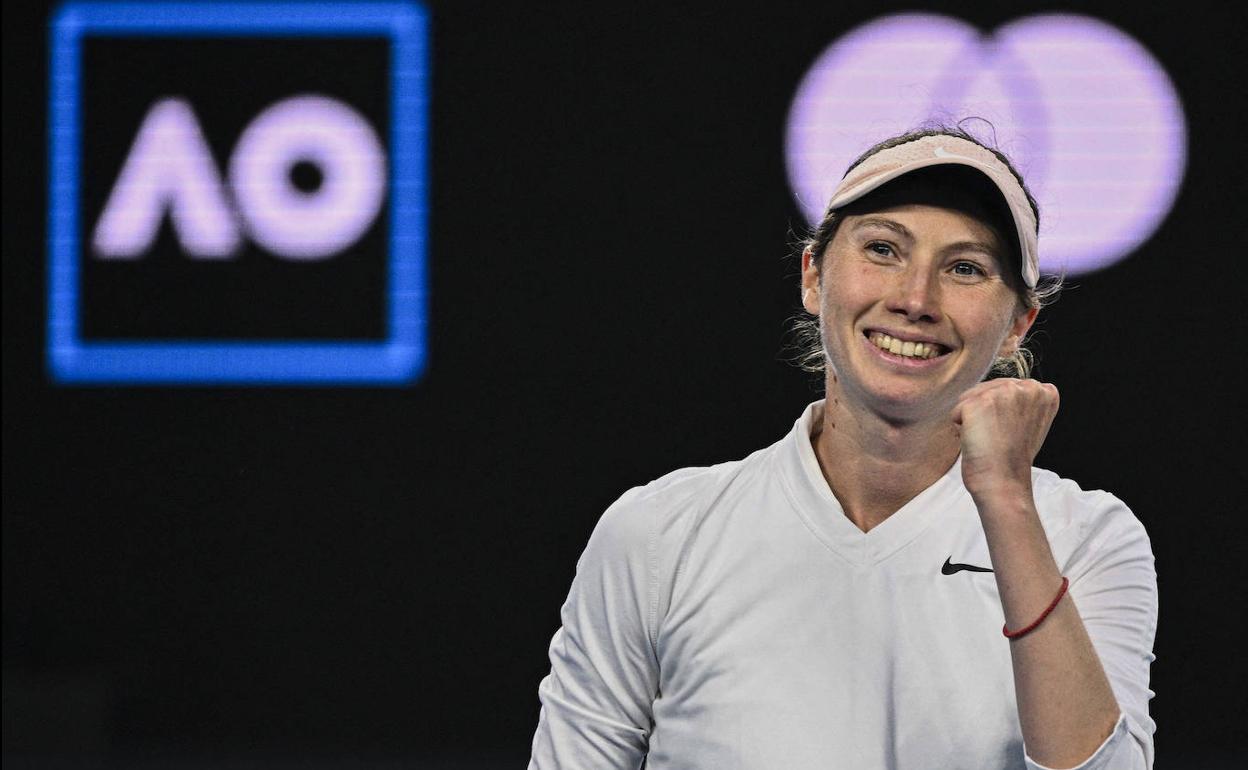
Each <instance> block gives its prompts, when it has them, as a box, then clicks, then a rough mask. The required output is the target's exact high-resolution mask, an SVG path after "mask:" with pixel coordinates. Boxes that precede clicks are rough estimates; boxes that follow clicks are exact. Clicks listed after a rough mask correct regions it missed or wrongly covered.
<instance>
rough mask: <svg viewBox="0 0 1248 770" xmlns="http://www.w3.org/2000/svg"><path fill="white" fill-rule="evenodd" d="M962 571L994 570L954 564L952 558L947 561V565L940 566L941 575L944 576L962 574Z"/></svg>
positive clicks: (972, 565)
mask: <svg viewBox="0 0 1248 770" xmlns="http://www.w3.org/2000/svg"><path fill="white" fill-rule="evenodd" d="M962 570H970V571H971V572H992V570H990V569H988V568H987V567H976V566H975V565H974V564H954V563H953V557H952V556H950V557H949V558H948V559H945V563H944V564H942V565H941V566H940V574H942V575H952V574H953V573H955V572H961V571H962Z"/></svg>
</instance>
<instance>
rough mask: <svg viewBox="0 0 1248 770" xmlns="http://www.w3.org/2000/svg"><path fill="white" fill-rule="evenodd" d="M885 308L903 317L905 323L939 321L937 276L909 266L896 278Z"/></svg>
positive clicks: (938, 282)
mask: <svg viewBox="0 0 1248 770" xmlns="http://www.w3.org/2000/svg"><path fill="white" fill-rule="evenodd" d="M887 306H888V309H889V310H890V311H892V312H894V313H898V314H901V315H904V316H905V317H906V320H907V321H912V322H916V323H918V322H924V321H926V322H929V323H930V322H935V321H939V320H940V317H941V313H940V281H939V280H938V276H936V275H934V274H933V273H932V272H930V271H927V270H923V269H917V268H916V267H915V266H914V265H911V266H910V268H909V269H907V270H905V271H904V272H902V273H901V274H899V275H898V276H897V281H896V283H895V284H894V286H893V291H892V292H891V293H890V294H889V297H888V304H887Z"/></svg>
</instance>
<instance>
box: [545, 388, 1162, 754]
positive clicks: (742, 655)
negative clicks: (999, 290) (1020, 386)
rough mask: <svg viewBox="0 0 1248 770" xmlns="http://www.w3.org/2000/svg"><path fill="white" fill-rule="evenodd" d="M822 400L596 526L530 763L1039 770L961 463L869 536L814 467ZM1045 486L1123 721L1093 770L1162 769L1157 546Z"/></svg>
mask: <svg viewBox="0 0 1248 770" xmlns="http://www.w3.org/2000/svg"><path fill="white" fill-rule="evenodd" d="M822 408H823V402H822V401H817V402H815V403H813V404H811V405H810V406H809V407H807V409H806V410H805V412H804V413H803V414H802V416H801V417H800V418H799V419H798V420H797V422H796V423H795V424H794V426H793V430H792V431H791V432H790V433H789V434H788V435H787V436H786V437H785V438H783V439H781V440H780V441H778V442H776V443H775V444H773V445H772V446H770V447H767V448H766V449H762V450H759V451H757V452H755V453H753V454H751V455H750V456H749V457H746V458H745V459H743V460H738V461H734V462H727V463H722V464H719V465H715V466H711V467H707V468H686V469H683V470H679V471H676V472H674V473H671V474H668V475H666V476H664V477H662V478H660V479H657V480H656V481H654V482H651V483H650V484H647V485H645V486H643V487H637V488H634V489H632V490H630V491H628V492H627V493H625V494H624V495H623V496H622V497H621V498H620V499H619V500H618V501H616V502H615V503H614V504H613V505H612V506H611V507H610V508H609V509H608V510H607V511H606V512H605V513H604V514H603V516H602V518H601V519H600V521H599V522H598V525H597V527H596V528H595V529H594V532H593V534H592V535H591V537H590V539H589V543H588V545H587V546H586V548H585V552H584V554H583V555H582V556H581V558H580V560H579V561H578V563H577V568H576V577H575V579H574V580H573V582H572V588H571V591H570V593H569V594H568V598H567V601H566V602H565V603H564V605H563V608H562V623H563V625H562V627H561V628H560V629H559V630H558V631H557V632H556V633H555V635H554V638H553V639H552V641H551V644H550V662H551V671H550V674H549V675H548V676H546V677H545V678H544V679H543V680H542V681H541V684H540V685H539V688H538V691H539V696H540V699H541V704H542V707H541V713H540V716H539V720H538V727H537V732H536V735H535V736H534V738H533V750H532V759H531V761H530V763H529V767H530V770H534V769H537V770H554V769H555V768H568V769H575V770H591V769H593V768H637V767H641V766H643V763H644V767H645V768H647V770H668V769H669V768H715V769H717V770H733V769H734V768H740V769H741V770H745V769H747V768H748V769H750V770H754V769H756V768H757V769H762V768H776V769H777V770H803V769H804V768H810V769H811V770H814V769H815V768H818V770H835V769H837V768H844V769H845V770H873V769H875V768H881V769H882V768H889V769H890V770H891V769H899V770H904V769H909V768H915V769H919V768H992V769H993V770H998V769H1007V770H1015V769H1017V770H1023V769H1024V768H1025V769H1026V770H1036V769H1038V768H1041V767H1042V766H1041V765H1039V764H1037V763H1036V762H1034V761H1033V760H1031V758H1030V757H1028V756H1026V749H1025V747H1024V745H1023V738H1022V732H1021V728H1020V726H1019V721H1018V708H1017V704H1016V702H1015V694H1014V679H1013V671H1012V667H1011V660H1010V649H1009V640H1007V639H1006V638H1005V637H1004V636H1003V635H1002V633H1001V627H1002V623H1003V614H1002V609H1001V601H1000V597H999V596H998V593H997V586H996V581H995V579H994V576H993V575H992V574H990V573H988V572H977V571H973V570H966V569H960V570H957V571H953V570H954V569H955V568H956V565H959V564H963V565H973V566H979V567H983V568H990V567H991V562H990V559H989V555H988V545H987V541H986V540H985V536H984V532H983V528H982V526H981V524H980V520H979V514H978V512H977V510H976V508H975V504H974V503H973V501H972V500H971V497H970V494H969V493H968V492H967V490H966V488H965V487H964V486H963V484H962V476H961V465H960V463H955V464H954V465H953V467H952V468H950V469H949V471H948V472H947V473H946V474H945V475H944V476H943V477H942V478H940V479H939V480H937V481H936V483H934V484H933V485H932V486H930V487H928V488H927V489H926V490H924V491H923V492H921V493H920V494H919V495H918V496H917V497H915V498H914V499H913V500H911V501H910V502H909V503H907V504H906V505H905V506H903V507H902V508H901V509H900V510H898V511H897V512H896V513H894V514H893V515H892V516H890V517H889V518H888V519H886V520H885V521H884V522H882V523H881V524H879V525H878V526H876V527H874V528H873V529H872V530H871V531H870V532H866V533H864V532H862V531H861V530H859V529H858V528H857V527H856V526H855V525H854V524H853V523H852V522H850V520H849V519H848V518H847V517H846V516H845V514H844V512H843V510H842V509H841V507H840V504H839V503H838V502H837V500H836V497H835V496H834V495H833V494H832V491H831V489H830V488H829V487H828V484H827V482H826V481H825V480H824V477H823V474H822V472H821V471H820V468H819V463H818V461H817V460H816V458H815V454H814V449H813V447H812V446H811V440H810V435H811V430H812V428H813V427H814V426H815V425H817V424H818V423H819V421H820V419H821V416H822ZM831 472H832V473H835V469H832V470H831ZM1032 477H1033V486H1034V492H1035V501H1036V507H1037V509H1038V511H1039V513H1040V518H1041V521H1042V523H1043V525H1044V529H1045V532H1046V534H1047V535H1048V538H1049V543H1050V546H1051V548H1052V551H1053V555H1054V557H1055V559H1056V560H1057V564H1058V566H1059V568H1060V569H1061V571H1062V574H1063V575H1065V576H1066V577H1068V578H1069V579H1070V589H1069V591H1070V595H1071V597H1072V598H1073V599H1074V601H1075V604H1076V606H1077V607H1078V609H1079V614H1080V616H1081V617H1082V619H1083V622H1084V625H1085V626H1086V627H1087V630H1088V634H1089V635H1090V636H1091V639H1092V643H1093V645H1094V646H1095V648H1096V651H1097V653H1098V655H1099V656H1100V660H1101V663H1102V665H1103V666H1104V668H1105V672H1106V674H1107V675H1108V677H1109V681H1110V684H1111V686H1112V687H1113V691H1114V695H1115V696H1116V698H1117V700H1118V704H1119V706H1120V708H1121V709H1122V716H1121V717H1120V719H1119V720H1118V723H1117V725H1116V726H1115V728H1114V730H1113V732H1112V734H1111V735H1110V736H1109V737H1108V738H1107V739H1106V740H1105V742H1104V743H1103V744H1102V745H1101V746H1100V748H1099V749H1098V750H1097V751H1096V753H1095V754H1094V755H1093V756H1092V757H1090V758H1089V759H1088V760H1087V761H1086V762H1084V763H1083V764H1081V765H1079V768H1080V770H1093V768H1095V769H1096V770H1120V769H1122V770H1135V769H1137V768H1152V765H1153V733H1154V731H1155V729H1156V725H1155V723H1154V722H1153V720H1152V719H1151V718H1150V717H1149V714H1148V701H1149V699H1150V698H1152V697H1153V692H1152V691H1151V690H1149V689H1148V683H1149V664H1150V663H1151V662H1152V661H1153V659H1154V656H1153V653H1152V645H1153V638H1154V635H1155V633H1156V627H1157V579H1156V573H1155V571H1154V566H1153V553H1152V547H1151V544H1150V543H1149V539H1148V535H1147V534H1146V533H1145V531H1144V527H1143V525H1142V524H1140V522H1139V520H1138V519H1136V517H1135V516H1134V515H1133V514H1132V513H1131V511H1130V510H1129V509H1128V508H1127V506H1126V505H1124V504H1123V503H1122V502H1121V501H1120V500H1118V499H1117V498H1115V497H1114V496H1113V495H1110V494H1108V493H1105V492H1100V491H1084V490H1082V489H1080V488H1079V487H1078V485H1076V484H1075V483H1074V482H1072V481H1068V480H1065V479H1062V478H1059V477H1058V476H1057V475H1056V474H1053V473H1051V472H1049V471H1045V470H1040V469H1033V474H1032ZM946 562H949V563H950V566H949V567H946V568H944V569H943V570H942V567H944V565H945V564H946ZM945 572H949V573H950V574H944V573H945ZM1054 588H1055V589H1056V588H1057V587H1056V586H1055V587H1054Z"/></svg>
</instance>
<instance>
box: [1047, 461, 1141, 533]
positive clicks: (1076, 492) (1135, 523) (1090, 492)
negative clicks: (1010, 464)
mask: <svg viewBox="0 0 1248 770" xmlns="http://www.w3.org/2000/svg"><path fill="white" fill-rule="evenodd" d="M1031 477H1032V491H1033V493H1034V497H1035V501H1036V510H1037V511H1038V512H1039V514H1040V520H1041V522H1042V523H1043V524H1044V528H1045V531H1046V532H1047V533H1048V535H1049V538H1050V540H1053V539H1056V538H1060V539H1063V540H1072V541H1074V542H1076V543H1078V544H1080V545H1081V546H1082V550H1101V549H1103V548H1107V547H1115V548H1118V547H1129V546H1131V545H1133V544H1134V545H1137V546H1140V547H1143V548H1147V549H1148V550H1149V551H1150V552H1151V544H1150V543H1149V540H1148V533H1147V531H1146V530H1145V527H1144V523H1143V522H1142V521H1141V520H1140V519H1139V517H1138V516H1136V514H1135V512H1134V511H1133V510H1132V509H1131V507H1130V506H1128V505H1127V503H1126V502H1124V501H1123V500H1122V499H1121V498H1119V497H1118V496H1117V495H1115V494H1113V493H1111V492H1107V491H1105V490H1103V489H1084V488H1083V487H1082V486H1080V485H1079V483H1078V482H1076V481H1074V480H1073V479H1068V478H1064V477H1062V476H1060V475H1058V474H1056V473H1054V472H1053V471H1050V470H1045V469H1043V468H1033V469H1032V474H1031Z"/></svg>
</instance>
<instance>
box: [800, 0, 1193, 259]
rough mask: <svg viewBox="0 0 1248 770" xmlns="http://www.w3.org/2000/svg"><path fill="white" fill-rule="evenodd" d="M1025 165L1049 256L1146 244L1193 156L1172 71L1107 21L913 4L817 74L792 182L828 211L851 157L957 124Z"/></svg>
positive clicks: (814, 207)
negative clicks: (983, 16) (988, 14)
mask: <svg viewBox="0 0 1248 770" xmlns="http://www.w3.org/2000/svg"><path fill="white" fill-rule="evenodd" d="M970 116H974V117H979V118H983V119H984V121H982V122H981V121H967V122H964V123H963V126H964V127H966V128H967V129H968V130H970V131H971V132H972V133H974V134H976V135H977V136H980V137H981V138H984V139H986V140H988V141H989V142H990V143H994V144H995V145H996V146H997V147H998V149H1000V150H1002V151H1003V152H1005V153H1006V154H1007V155H1009V156H1010V158H1011V159H1012V160H1014V161H1015V165H1016V166H1017V167H1018V168H1019V169H1020V171H1021V172H1022V174H1023V177H1024V178H1025V179H1026V181H1027V184H1028V187H1029V188H1030V189H1031V191H1032V193H1033V194H1034V195H1035V197H1036V199H1037V201H1038V202H1039V205H1040V214H1041V226H1040V264H1041V269H1042V270H1043V271H1044V272H1048V273H1056V272H1065V273H1066V274H1068V275H1073V274H1079V273H1087V272H1091V271H1093V270H1098V269H1101V268H1104V267H1107V266H1109V265H1111V264H1113V263H1115V262H1118V261H1119V260H1121V259H1123V258H1125V257H1127V256H1128V255H1130V254H1131V253H1132V252H1133V251H1135V250H1136V249H1137V248H1138V247H1139V246H1140V244H1142V243H1143V242H1144V241H1146V240H1147V239H1148V238H1149V237H1150V236H1151V235H1152V234H1153V232H1154V231H1155V230H1156V229H1157V227H1158V226H1159V225H1160V224H1161V222H1162V220H1163V219H1165V216H1166V214H1167V213H1168V212H1169V211H1170V208H1171V206H1172V205H1173V203H1174V199H1175V196H1176V194H1177V193H1178V189H1179V185H1180V183H1181V181H1182V178H1183V171H1184V167H1185V165H1186V157H1187V127H1186V123H1185V120H1184V116H1183V108H1182V105H1181V103H1180V101H1179V98H1178V95H1177V93H1176V92H1175V88H1174V85H1173V83H1172V82H1171V81H1170V78H1169V76H1167V74H1166V72H1165V70H1164V69H1163V68H1162V67H1161V65H1160V64H1159V63H1158V62H1157V60H1156V59H1154V58H1153V56H1152V55H1151V54H1150V53H1149V52H1148V51H1147V50H1146V49H1145V48H1144V47H1143V46H1142V45H1140V43H1139V42H1137V41H1136V40H1135V39H1133V38H1132V37H1130V36H1129V35H1127V34H1126V33H1125V32H1123V31H1121V30H1119V29H1118V28H1116V27H1114V26H1112V25H1110V24H1107V23H1106V22H1104V21H1101V20H1098V19H1094V18H1091V17H1088V16H1079V15H1071V14H1044V15H1037V16H1028V17H1026V18H1023V19H1019V20H1017V21H1014V22H1011V23H1009V24H1006V25H1004V26H1002V27H999V28H998V29H996V30H995V31H993V32H992V33H990V34H984V33H983V32H982V31H981V30H979V29H978V28H976V27H975V26H973V25H971V24H968V23H966V22H964V21H961V20H959V19H955V18H952V17H949V16H942V15H936V14H925V13H908V14H899V15H893V16H887V17H884V18H881V19H877V20H874V21H871V22H868V23H866V24H864V25H862V26H859V27H857V28H855V29H853V30H851V31H850V32H849V33H847V34H846V35H845V36H843V37H841V38H840V39H838V40H836V41H835V42H834V43H832V45H830V46H829V47H828V48H827V49H826V50H825V51H824V52H823V53H822V54H821V55H820V56H819V58H818V59H817V60H816V61H815V63H814V64H813V65H812V66H811V68H810V69H809V71H808V72H807V73H806V75H805V77H804V78H803V80H802V82H801V84H800V86H799V87H798V89H797V93H796V95H795V96H794V99H793V104H792V106H791V107H790V111H789V119H788V126H787V129H786V137H785V156H786V162H787V166H788V173H789V181H790V184H791V186H792V188H793V192H794V195H795V197H796V198H797V201H798V203H799V205H800V206H801V208H802V210H803V211H804V212H805V214H806V216H807V218H808V219H809V220H810V221H811V222H812V223H815V222H818V221H819V220H820V219H821V218H822V216H823V212H824V207H825V206H826V204H827V201H828V200H829V199H830V197H831V194H832V191H833V190H834V189H835V188H836V185H837V183H838V182H839V181H840V179H841V177H842V175H843V174H844V172H845V169H846V168H847V167H848V166H849V164H850V163H851V162H852V161H853V160H854V159H855V158H857V157H858V156H859V155H860V154H861V153H862V152H863V151H865V150H866V149H867V148H868V147H870V146H871V145H872V144H874V143H875V142H876V141H879V140H880V139H883V138H885V137H888V136H892V135H895V134H899V133H902V132H903V131H907V130H910V129H913V128H918V127H922V126H924V125H925V124H928V123H931V122H933V121H935V122H941V123H946V124H952V123H957V122H958V121H959V120H962V119H963V118H967V117H970Z"/></svg>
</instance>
